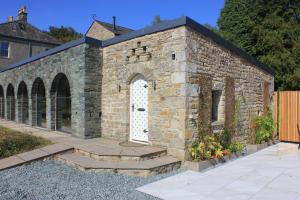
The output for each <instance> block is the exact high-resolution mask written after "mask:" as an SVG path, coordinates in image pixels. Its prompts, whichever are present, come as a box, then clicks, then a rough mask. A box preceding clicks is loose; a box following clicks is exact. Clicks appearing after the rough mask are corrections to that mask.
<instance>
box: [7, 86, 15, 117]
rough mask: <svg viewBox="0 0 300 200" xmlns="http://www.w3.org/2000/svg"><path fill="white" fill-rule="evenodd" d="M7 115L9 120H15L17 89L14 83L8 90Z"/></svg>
mask: <svg viewBox="0 0 300 200" xmlns="http://www.w3.org/2000/svg"><path fill="white" fill-rule="evenodd" d="M6 108H7V110H6V115H7V119H8V120H12V121H14V120H15V90H14V86H13V85H12V84H9V85H8V87H7V91H6Z"/></svg>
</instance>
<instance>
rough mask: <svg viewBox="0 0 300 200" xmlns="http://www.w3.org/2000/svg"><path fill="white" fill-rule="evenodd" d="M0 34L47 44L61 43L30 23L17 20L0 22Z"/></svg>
mask: <svg viewBox="0 0 300 200" xmlns="http://www.w3.org/2000/svg"><path fill="white" fill-rule="evenodd" d="M0 35H1V36H5V37H13V38H19V39H23V40H30V41H37V42H42V43H47V44H56V45H57V44H61V42H59V41H58V40H56V39H55V38H53V37H52V36H50V35H49V34H47V33H45V32H43V31H41V30H39V29H37V28H36V27H34V26H32V25H31V24H29V23H20V22H19V21H13V22H7V23H2V24H0Z"/></svg>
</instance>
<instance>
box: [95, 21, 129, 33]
mask: <svg viewBox="0 0 300 200" xmlns="http://www.w3.org/2000/svg"><path fill="white" fill-rule="evenodd" d="M95 22H97V23H99V24H101V25H102V26H104V27H105V28H107V29H108V30H109V31H111V32H113V33H114V34H115V35H123V34H126V33H129V32H131V31H133V30H132V29H130V28H126V27H123V26H119V25H116V29H114V26H113V24H110V23H107V22H102V21H99V20H95Z"/></svg>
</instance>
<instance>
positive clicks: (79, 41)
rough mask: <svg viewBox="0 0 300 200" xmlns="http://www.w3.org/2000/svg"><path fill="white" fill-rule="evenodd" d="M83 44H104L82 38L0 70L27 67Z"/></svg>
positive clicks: (92, 39) (88, 38)
mask: <svg viewBox="0 0 300 200" xmlns="http://www.w3.org/2000/svg"><path fill="white" fill-rule="evenodd" d="M83 43H86V44H93V45H98V46H102V42H101V41H100V40H96V39H94V38H90V37H86V36H85V37H83V38H80V39H78V40H73V41H71V42H68V43H65V44H63V45H60V46H57V47H55V48H52V49H50V50H48V51H44V52H41V53H39V54H36V55H34V56H32V57H29V58H27V59H25V60H22V61H19V62H17V63H14V64H11V65H8V66H6V67H2V68H0V73H1V72H4V71H8V70H11V69H14V68H17V67H19V66H22V65H25V64H27V63H30V62H33V61H36V60H39V59H41V58H44V57H47V56H49V55H53V54H56V53H58V52H61V51H64V50H66V49H69V48H72V47H75V46H78V45H81V44H83Z"/></svg>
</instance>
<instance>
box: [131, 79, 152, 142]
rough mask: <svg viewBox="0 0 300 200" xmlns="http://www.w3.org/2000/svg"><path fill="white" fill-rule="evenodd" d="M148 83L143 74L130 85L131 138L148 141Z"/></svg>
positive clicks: (137, 140) (132, 139)
mask: <svg viewBox="0 0 300 200" xmlns="http://www.w3.org/2000/svg"><path fill="white" fill-rule="evenodd" d="M148 131H149V130H148V84H147V81H146V80H145V78H144V77H143V76H141V75H139V76H137V77H135V78H134V79H133V80H132V82H131V85H130V140H131V141H136V142H148Z"/></svg>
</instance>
